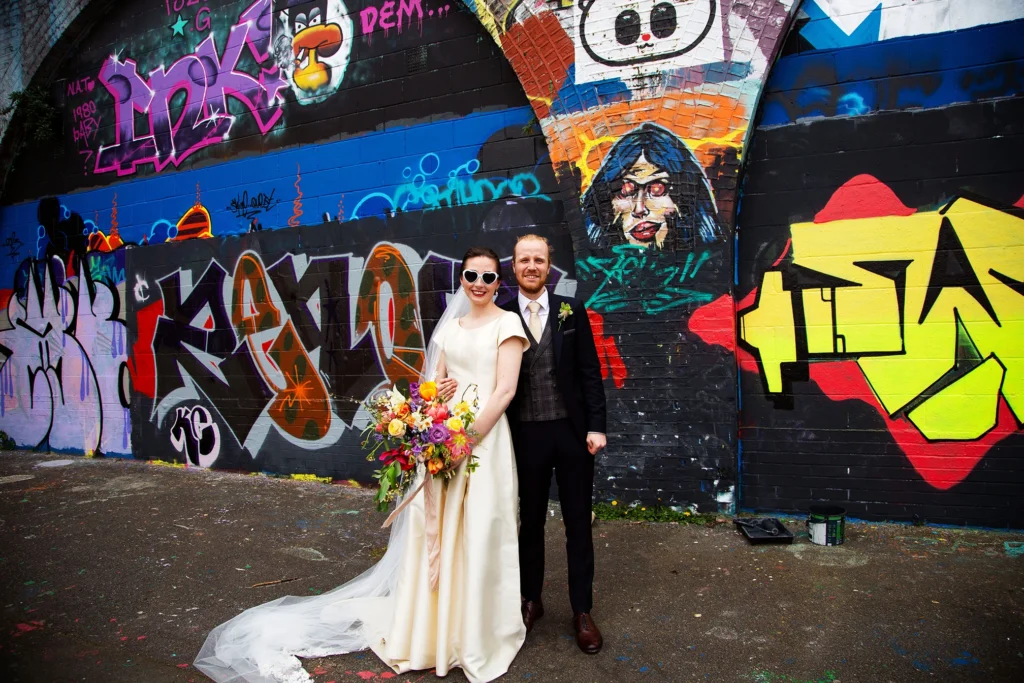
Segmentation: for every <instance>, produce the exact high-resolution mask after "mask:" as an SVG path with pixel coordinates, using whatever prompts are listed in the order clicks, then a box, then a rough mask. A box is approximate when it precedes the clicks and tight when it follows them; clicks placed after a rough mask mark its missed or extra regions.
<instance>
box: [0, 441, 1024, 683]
mask: <svg viewBox="0 0 1024 683" xmlns="http://www.w3.org/2000/svg"><path fill="white" fill-rule="evenodd" d="M47 465H51V466H47ZM381 521H382V517H381V515H379V514H378V513H376V512H374V511H373V509H372V505H371V501H370V497H369V495H368V494H367V493H366V492H365V491H360V490H356V489H350V488H342V487H337V486H327V485H323V484H318V483H315V482H296V481H290V480H279V479H270V478H266V477H259V476H255V477H254V476H246V475H239V474H225V473H217V472H209V471H203V470H183V469H177V468H172V467H158V466H154V465H148V464H145V463H142V462H135V461H126V460H88V459H83V458H63V456H53V455H39V454H26V453H3V454H2V457H0V539H2V546H0V548H2V549H0V555H2V557H0V570H2V578H0V586H2V590H3V594H2V596H0V604H2V606H3V611H2V615H3V616H2V619H3V623H2V624H0V672H2V673H0V676H2V677H3V679H4V680H7V681H47V682H51V681H53V682H62V681H103V682H120V681H125V682H128V681H131V682H133V683H137V682H140V681H141V682H146V683H150V682H153V683H159V682H162V681H193V680H194V681H203V680H206V679H205V677H203V676H202V675H201V674H199V672H197V671H196V670H195V669H194V668H193V667H192V666H191V662H192V659H193V657H194V656H195V654H196V652H197V651H198V650H199V647H200V646H201V645H202V642H203V640H204V639H205V637H206V634H207V632H208V631H210V629H212V628H213V627H214V626H216V625H217V624H219V623H221V622H223V621H225V620H227V619H228V618H230V617H231V616H233V615H235V614H237V613H238V612H240V611H242V610H243V609H245V608H247V607H250V606H252V605H255V604H258V603H261V602H265V601H267V600H271V599H274V598H277V597H280V596H283V595H290V594H294V595H312V594H315V593H319V592H322V591H326V590H329V589H331V588H333V587H334V586H336V585H338V584H340V583H343V582H344V581H346V580H348V579H349V578H351V577H353V576H355V575H357V574H358V573H360V572H361V571H362V570H364V569H365V568H367V567H368V566H370V565H371V564H372V563H373V562H374V560H375V558H377V557H379V556H380V554H381V553H382V552H383V549H384V544H385V543H386V542H387V534H386V532H382V531H381V530H380V529H379V528H378V527H379V526H380V522H381ZM789 526H790V528H791V529H799V528H800V526H799V524H798V523H797V522H791V523H790V524H789ZM847 531H848V540H847V543H846V544H845V545H844V546H841V547H837V548H821V547H818V546H813V545H810V544H809V543H807V540H806V534H804V535H803V536H802V537H800V538H798V539H797V542H796V543H795V544H794V545H792V546H768V547H766V546H756V547H755V546H749V545H747V543H746V542H745V541H744V540H743V539H742V538H741V537H740V536H739V535H738V534H737V533H736V531H735V530H734V529H733V527H732V525H731V524H722V525H720V526H717V527H715V528H706V527H696V526H678V525H672V524H665V525H652V524H644V523H628V522H601V521H598V522H597V523H596V526H595V529H594V535H595V541H596V546H597V583H596V585H595V602H596V608H595V612H594V615H595V617H596V619H597V620H598V623H599V625H600V626H601V628H602V629H603V631H604V635H605V649H604V651H603V652H602V653H601V654H600V655H597V656H592V657H588V656H586V655H583V654H582V653H580V652H579V651H577V650H576V649H575V646H574V644H573V639H572V627H571V624H570V621H569V617H570V614H569V606H568V599H567V595H566V589H565V555H564V546H563V543H562V542H561V524H560V522H559V521H558V519H557V517H553V518H552V523H551V524H549V526H548V533H549V538H548V580H549V581H548V585H547V592H546V594H545V603H546V607H547V616H545V617H544V619H543V620H541V621H540V622H539V623H538V625H537V627H536V629H535V630H534V632H533V633H532V634H531V635H530V636H529V638H528V639H527V641H526V645H525V647H524V648H523V650H522V652H521V653H520V654H519V656H518V658H517V659H516V660H515V662H514V663H513V665H512V668H511V670H510V671H509V673H508V674H507V675H506V676H505V678H504V679H502V680H507V681H524V680H529V681H531V683H534V682H543V681H596V682H604V681H648V680H649V681H688V680H695V681H752V682H754V683H818V682H827V681H847V682H849V681H865V682H868V681H869V682H872V683H874V682H882V683H884V682H888V681H898V682H902V681H922V680H939V681H1020V680H1024V618H1022V617H1024V613H1022V607H1024V557H1022V549H1024V545H1022V543H1021V541H1022V540H1024V537H1022V536H1021V535H1019V534H1012V533H995V532H982V531H973V530H953V529H930V528H912V527H906V526H897V525H866V524H853V525H849V526H848V527H847ZM286 579H287V580H288V581H287V582H286V583H272V584H270V585H264V586H257V584H263V583H267V582H274V581H280V580H286ZM254 586H257V587H254ZM306 668H307V670H309V671H310V672H311V673H312V674H313V678H314V680H315V681H317V682H318V683H327V682H329V681H335V683H343V682H349V681H351V682H353V683H355V682H357V681H361V680H362V681H377V680H391V681H395V682H396V683H397V682H399V681H418V680H420V679H423V680H425V681H429V680H431V679H433V676H432V675H431V674H430V673H429V672H419V673H416V674H411V675H405V676H396V675H395V674H393V673H392V672H390V671H389V670H388V669H386V668H385V667H384V666H383V665H382V664H381V663H380V662H379V661H378V660H377V659H376V658H375V657H373V656H372V655H348V656H344V657H333V658H326V659H316V660H309V661H307V662H306ZM447 680H449V681H453V682H459V681H465V678H464V677H463V676H462V674H461V673H460V672H454V673H452V674H451V675H450V676H448V678H447Z"/></svg>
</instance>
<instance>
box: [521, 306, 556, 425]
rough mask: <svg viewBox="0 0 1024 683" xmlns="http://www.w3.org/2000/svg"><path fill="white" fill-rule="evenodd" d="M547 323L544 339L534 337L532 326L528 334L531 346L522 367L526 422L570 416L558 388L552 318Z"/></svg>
mask: <svg viewBox="0 0 1024 683" xmlns="http://www.w3.org/2000/svg"><path fill="white" fill-rule="evenodd" d="M552 317H553V316H549V317H548V324H547V325H545V326H544V333H543V334H542V335H541V337H540V340H539V341H538V340H536V339H534V338H533V334H532V333H531V332H530V330H529V327H528V326H525V328H526V335H527V336H528V337H529V338H530V348H529V349H528V350H527V351H526V353H524V354H523V364H522V365H521V366H520V368H519V386H518V387H517V388H516V393H517V394H519V396H518V399H519V401H518V402H519V419H520V420H521V421H523V422H545V421H548V420H561V419H563V418H566V417H568V416H569V413H568V411H566V409H565V399H564V398H562V392H560V391H559V390H558V383H557V382H556V380H555V347H554V345H553V344H552V343H551V341H552V337H553V336H554V334H553V333H552V331H551V319H552Z"/></svg>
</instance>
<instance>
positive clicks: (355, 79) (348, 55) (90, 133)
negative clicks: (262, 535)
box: [0, 0, 574, 480]
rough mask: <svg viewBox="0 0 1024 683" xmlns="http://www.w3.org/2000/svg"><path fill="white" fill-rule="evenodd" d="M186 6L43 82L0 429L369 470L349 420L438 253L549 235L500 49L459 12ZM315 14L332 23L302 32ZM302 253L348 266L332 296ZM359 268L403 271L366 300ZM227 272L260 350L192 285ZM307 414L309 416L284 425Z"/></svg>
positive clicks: (135, 452) (93, 446) (19, 231)
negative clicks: (56, 134)
mask: <svg viewBox="0 0 1024 683" xmlns="http://www.w3.org/2000/svg"><path fill="white" fill-rule="evenodd" d="M178 4H180V5H182V7H181V11H180V12H179V11H177V9H175V4H174V3H173V2H172V3H169V4H164V3H142V2H132V3H123V4H121V5H119V6H118V7H117V8H116V9H115V10H114V11H113V12H111V13H109V14H107V15H104V16H103V17H101V19H100V21H99V22H98V23H97V24H96V26H95V27H94V29H93V30H92V31H91V32H90V33H89V35H88V36H87V37H86V38H85V39H84V40H83V41H82V42H81V44H80V46H79V47H78V49H76V51H75V54H74V56H73V58H70V59H68V60H66V61H65V62H64V63H63V64H62V65H60V68H59V69H57V70H56V72H55V78H54V84H55V85H56V86H57V87H59V88H60V89H61V93H62V95H63V97H64V107H63V111H62V114H63V122H64V138H63V140H62V146H61V149H59V150H58V153H57V154H53V153H46V154H42V153H39V151H38V150H36V149H33V148H32V147H28V148H26V149H25V150H24V151H23V153H22V154H21V155H20V156H19V158H18V159H17V160H16V171H15V172H14V173H13V174H11V176H9V179H8V182H7V184H6V186H5V188H4V193H5V201H6V202H7V204H6V205H5V206H3V207H2V208H0V231H2V235H3V242H4V244H5V252H4V255H3V256H4V258H2V259H0V282H3V284H4V287H5V289H4V290H3V292H2V294H3V301H2V303H3V305H4V308H6V309H8V314H7V316H5V318H6V319H5V320H4V323H5V324H4V325H3V326H2V327H3V328H4V329H2V330H0V344H2V345H3V351H4V362H3V366H2V368H0V377H2V378H3V379H2V380H0V385H2V386H0V394H2V396H0V429H3V430H4V431H6V432H7V433H8V434H10V435H11V436H12V437H14V439H15V440H16V441H17V443H18V444H19V445H20V446H22V447H27V448H47V449H51V450H57V451H67V452H75V453H102V454H104V455H109V456H130V457H136V458H145V459H151V458H159V459H165V460H177V461H179V462H186V461H187V462H189V463H190V464H192V465H199V466H215V467H241V466H244V467H246V468H247V469H253V468H257V469H258V468H266V469H268V470H269V471H275V472H283V473H316V474H320V475H330V476H336V477H341V478H348V477H359V478H362V479H364V480H365V479H367V478H368V474H369V472H368V470H367V467H368V464H367V463H366V462H365V461H363V460H362V459H361V458H360V457H358V453H357V452H356V451H357V448H358V444H357V443H355V444H353V441H352V440H353V439H354V438H355V437H356V436H357V435H358V430H353V427H352V419H353V417H354V415H353V411H352V407H353V405H355V402H358V401H360V400H362V399H363V398H365V397H366V396H367V395H368V394H369V393H371V392H372V391H373V390H374V389H375V388H376V387H377V385H378V384H380V383H382V382H388V381H392V380H393V379H397V378H399V377H403V376H405V374H408V373H409V372H412V371H414V370H416V369H418V367H419V366H418V365H417V362H419V363H420V364H421V363H422V346H423V343H424V339H425V337H424V335H423V328H422V327H419V326H422V325H427V326H429V325H430V324H431V320H432V319H436V316H437V308H438V306H440V305H441V304H442V303H443V299H441V300H440V303H439V302H437V301H434V299H433V298H432V297H436V296H437V294H438V292H439V291H440V290H441V288H442V287H444V288H446V289H445V291H447V292H451V291H452V288H453V287H454V284H453V282H454V281H453V280H452V279H451V277H450V275H451V273H450V270H451V263H452V259H454V258H456V257H458V256H460V255H461V253H462V251H464V250H465V248H466V247H467V246H469V245H470V244H472V243H474V242H478V241H490V242H492V243H495V244H496V245H500V246H502V248H503V249H506V250H507V249H508V246H509V245H508V244H506V242H507V239H508V237H507V236H508V233H507V231H508V230H509V229H512V228H521V227H524V226H531V227H532V228H534V229H537V230H538V231H541V232H543V233H545V234H550V235H552V237H553V238H558V239H564V238H559V237H558V235H559V234H564V220H563V217H562V209H561V206H562V205H561V203H560V202H557V201H555V200H554V199H553V198H552V195H553V194H556V193H557V192H558V186H557V183H556V181H555V179H554V175H553V172H552V168H551V164H550V161H549V159H548V154H547V148H546V146H545V144H544V140H543V137H542V136H541V133H540V130H539V127H538V126H537V124H536V120H535V118H534V115H533V112H532V111H531V110H530V108H529V107H528V106H527V101H526V100H525V98H524V96H523V92H522V88H521V86H520V85H519V83H518V80H517V78H516V76H515V75H514V74H513V73H512V71H511V69H510V68H509V66H508V63H507V61H506V60H505V58H504V57H503V56H502V54H501V51H500V49H499V48H498V46H497V45H495V44H494V43H493V41H491V39H490V38H489V37H488V36H487V35H486V34H485V33H483V32H482V30H481V28H480V25H479V22H478V21H477V20H476V19H475V18H474V17H473V16H471V15H470V14H468V13H467V12H465V11H464V10H461V9H460V8H459V7H458V6H453V5H451V4H449V3H436V2H428V1H426V0H423V1H420V0H414V1H413V2H411V3H405V5H404V8H405V9H402V10H401V11H400V10H399V9H395V8H396V7H401V6H399V5H396V4H394V3H390V2H371V1H369V0H366V1H364V2H359V3H356V2H350V3H348V6H347V7H346V6H345V5H343V4H342V3H341V2H339V0H330V2H324V3H320V4H319V5H317V4H316V3H313V4H308V6H303V7H300V8H298V9H296V10H294V11H293V12H292V13H291V14H288V13H287V12H286V11H285V10H286V9H287V7H286V6H285V5H282V4H281V3H277V4H275V5H273V9H274V11H273V13H271V11H270V10H271V7H272V5H271V3H270V2H267V1H265V0H255V1H254V0H248V1H244V2H239V1H237V0H231V1H229V0H221V1H219V2H214V1H210V2H204V3H195V4H191V5H190V4H187V3H178ZM314 8H316V9H318V10H319V11H320V14H319V16H320V17H321V18H322V19H323V18H326V20H321V21H319V22H316V23H312V24H311V22H310V16H311V11H312V9H314ZM342 8H345V11H342ZM282 12H283V13H284V14H282ZM300 12H301V14H302V15H303V17H301V18H300V17H299V13H300ZM382 13H383V14H382ZM400 14H401V16H399V15H400ZM421 15H422V16H421ZM282 16H284V17H285V19H286V20H287V21H284V20H282ZM382 16H383V17H384V18H383V19H382ZM399 19H401V22H400V23H399ZM307 24H311V25H312V26H313V29H312V30H308V27H307V26H306V25H307ZM304 28H307V30H306V31H305V32H303V29H304ZM332 36H333V38H332ZM331 40H333V41H334V47H335V48H336V49H331V45H330V44H331ZM324 41H326V42H327V43H328V44H329V45H328V48H327V49H323V48H321V49H319V51H318V54H317V55H316V57H315V58H311V57H310V54H309V52H308V49H309V48H308V45H310V44H313V45H317V44H319V43H320V42H324ZM296 56H298V57H299V62H300V63H299V64H296V63H295V60H294V58H295V57H296ZM389 216H390V217H391V218H388V217H389ZM300 226H301V227H300ZM410 226H411V227H410ZM559 226H562V227H561V232H559ZM417 228H419V229H421V231H422V232H421V233H417V232H416V229H417ZM484 231H486V232H487V234H486V235H485V234H482V232H484ZM243 236H244V237H243ZM300 240H301V241H300ZM503 240H504V241H503ZM317 244H320V245H321V246H320V247H318V248H316V245H317ZM243 245H244V246H245V247H246V248H249V249H251V250H252V252H253V256H252V259H249V260H246V259H245V258H242V253H241V249H242V248H243ZM328 247H329V248H328ZM375 248H376V250H375ZM233 250H234V251H233ZM562 251H563V253H564V254H565V258H569V259H570V260H569V262H568V265H567V267H565V268H563V270H564V271H565V276H566V277H565V279H564V281H563V282H562V283H561V285H560V286H561V287H568V288H569V289H568V290H566V291H569V292H571V291H573V289H572V288H573V285H574V281H573V280H572V278H571V271H572V261H571V247H570V246H569V243H566V244H565V245H563V249H562ZM374 254H376V256H373V255H374ZM313 256H316V257H320V256H330V257H332V258H331V259H328V262H329V263H330V264H332V265H333V264H335V263H340V262H344V268H345V270H344V271H343V272H342V271H337V272H336V271H331V273H330V276H329V277H327V280H326V282H327V286H328V287H329V289H328V290H324V291H323V292H320V291H318V290H316V289H315V288H312V289H311V287H312V285H311V284H310V283H311V282H312V280H310V279H309V277H307V276H311V274H312V273H314V272H316V268H317V267H318V266H317V267H310V266H309V265H308V258H307V257H309V258H312V257H313ZM333 257H337V259H334V258H333ZM374 258H377V259H378V260H379V261H380V262H379V263H377V266H378V267H381V268H383V267H385V266H387V268H388V269H390V265H391V264H392V263H393V262H394V260H395V259H401V260H402V261H403V263H404V265H403V268H404V269H405V270H404V271H403V272H406V271H407V272H408V273H409V274H410V278H408V279H401V280H396V281H395V287H394V288H393V289H391V290H389V291H388V292H385V293H384V294H383V295H380V296H378V294H377V293H375V292H369V291H364V290H363V289H361V282H362V280H361V276H360V273H361V272H362V270H363V269H364V268H366V267H367V266H366V264H367V262H368V260H369V261H371V262H372V261H373V259H374ZM389 259H390V260H389ZM257 262H258V263H259V264H261V265H260V268H261V269H263V270H261V272H263V271H266V272H269V273H271V275H277V274H278V273H280V272H283V271H281V270H280V268H283V267H284V266H283V265H282V264H283V263H285V262H286V263H287V264H288V265H289V267H291V268H292V271H291V272H292V273H293V274H294V275H295V278H294V279H295V281H294V282H293V281H290V280H289V281H287V282H286V281H276V280H273V279H272V277H271V276H268V278H269V279H266V280H263V281H260V282H258V283H256V281H255V280H251V279H245V278H244V277H242V276H241V275H240V276H238V277H235V270H236V267H237V266H238V263H243V264H249V265H251V263H257ZM424 263H427V264H428V266H427V267H425V266H424ZM438 264H442V265H443V266H446V267H448V275H449V277H448V279H447V281H445V280H444V278H443V277H442V276H441V272H442V265H438ZM275 265H276V266H278V270H275V269H274V266H275ZM563 265H564V264H563ZM221 267H223V268H224V269H225V270H226V272H227V273H228V277H227V278H226V279H225V283H226V285H225V286H228V287H229V288H230V285H231V283H235V282H237V283H238V285H239V287H240V288H241V289H243V290H244V291H245V292H250V293H251V291H252V286H253V283H256V284H258V285H259V288H261V291H263V293H264V298H263V299H261V301H260V303H261V305H263V304H266V305H271V306H273V307H275V310H276V311H277V312H278V314H277V318H276V319H275V320H276V324H275V325H274V327H275V328H277V333H275V332H274V331H272V330H271V331H268V330H266V329H264V328H260V330H259V331H260V332H261V333H264V336H268V335H269V336H272V337H274V339H271V340H270V343H268V345H267V347H266V348H264V347H263V346H261V345H255V346H252V352H253V353H252V354H249V355H247V354H248V353H249V349H250V347H249V345H248V339H247V336H246V335H245V334H244V332H245V330H244V329H242V328H237V327H236V326H235V325H234V324H233V323H232V321H231V315H233V312H232V309H231V308H230V307H231V304H232V299H231V298H230V293H229V291H230V290H228V291H219V292H217V294H218V295H223V297H224V298H218V297H215V296H214V295H213V294H212V293H209V292H207V291H206V289H204V285H203V283H204V282H206V281H205V280H203V277H204V275H209V274H212V273H215V272H217V269H218V268H221ZM389 272H390V271H389ZM166 278H171V279H173V280H174V281H175V282H176V283H177V286H176V287H170V286H169V285H167V284H166V281H165V279H166ZM243 280H244V281H245V286H247V287H249V288H250V289H245V288H244V287H243ZM435 280H437V281H436V282H435ZM295 288H299V290H296V289H295ZM196 292H198V294H196ZM286 294H287V296H286ZM300 294H301V296H302V297H304V299H303V302H304V303H303V306H304V308H302V310H301V311H296V310H295V309H294V305H295V301H296V298H295V297H298V296H300ZM248 295H249V294H246V296H248ZM200 296H208V297H209V298H208V299H205V300H203V301H202V305H199V306H198V307H196V308H195V309H194V310H192V309H188V305H192V304H188V305H185V304H184V303H183V304H182V306H180V307H178V308H174V309H173V310H172V308H171V302H172V298H173V297H180V299H181V300H182V301H183V302H193V303H194V302H195V301H197V300H198V298H197V297H200ZM190 297H191V298H190ZM382 297H383V298H384V299H386V300H384V301H382ZM388 297H390V298H388ZM368 298H373V299H374V301H376V302H378V303H380V306H379V307H372V306H370V305H369V304H368V303H367V301H368ZM173 301H175V302H176V301H177V299H173ZM341 302H343V303H341ZM431 302H433V303H431ZM250 303H251V302H250ZM240 306H241V304H239V307H240ZM360 306H362V307H363V308H360ZM368 306H370V307H369V308H367V307H368ZM431 306H432V307H431ZM342 308H344V309H345V311H347V312H348V313H351V314H352V315H356V311H357V310H358V311H360V313H359V316H357V320H356V321H355V322H354V323H352V324H350V323H351V321H350V320H349V318H348V313H346V314H344V315H342V313H341V309H342ZM371 309H372V319H371V317H367V315H369V313H367V315H363V313H365V312H369V311H371ZM182 310H190V311H191V314H190V315H189V316H187V317H182V316H184V313H183V312H182ZM381 311H383V313H381ZM235 312H237V311H235ZM321 315H322V316H323V317H322V318H321ZM431 315H432V316H433V318H431ZM339 316H340V318H339ZM261 320H262V319H261ZM339 321H340V322H339ZM19 322H20V323H24V324H18V323H19ZM288 325H290V326H291V328H289V329H291V330H293V331H294V332H293V333H294V334H297V335H299V337H298V338H299V339H300V340H301V342H302V346H301V350H300V348H299V347H298V346H296V347H293V353H292V355H291V356H289V357H288V362H289V364H288V365H287V367H285V366H284V365H280V366H276V368H275V367H271V365H267V364H266V363H267V362H270V363H271V364H272V363H273V362H272V361H268V358H269V356H268V355H266V353H264V352H267V353H269V352H271V351H273V350H276V349H277V347H276V346H274V345H273V342H274V341H275V340H276V339H277V336H282V335H284V334H285V331H284V329H285V327H286V326H288ZM409 325H413V326H414V327H417V329H419V333H418V337H417V335H416V334H414V333H413V331H411V328H409V327H408V326H409ZM321 327H322V329H321ZM33 330H34V332H33ZM428 332H429V327H428ZM158 333H159V334H158ZM238 335H241V336H238ZM206 337H209V338H210V339H212V341H209V342H208V343H207V341H205V338H206ZM261 339H262V338H261ZM282 339H283V336H282ZM197 340H204V341H197ZM396 340H398V346H397V347H396ZM40 341H41V342H42V347H41V346H40ZM261 343H262V341H261ZM281 343H282V344H283V343H284V342H283V341H282V342H281ZM403 344H407V345H408V348H405V347H404V346H403ZM41 348H42V351H40V349H41ZM417 349H419V351H417ZM253 354H255V355H253ZM296 359H300V360H298V361H297V360H296ZM179 362H180V363H181V365H182V366H183V367H186V368H187V373H186V374H187V375H188V379H187V380H183V379H182V376H181V373H180V371H179V370H178V363H179ZM261 363H262V364H261ZM299 366H302V367H303V372H304V373H305V374H302V375H301V377H299V378H298V379H297V378H296V376H295V375H294V374H289V375H287V376H285V375H284V373H285V372H286V371H291V370H293V369H295V368H298V367H299ZM239 368H244V374H243V376H240V375H238V374H237V371H238V369H239ZM275 370H276V374H275ZM324 378H326V379H324ZM325 381H326V382H329V385H325V384H324V382H325ZM328 386H329V389H330V397H329V398H328V397H327V396H326V394H325V393H324V392H325V391H327V388H328ZM194 387H200V388H201V389H195V388H194ZM174 389H178V391H177V392H175V391H174ZM228 390H229V391H228ZM225 391H228V394H225ZM317 392H320V393H317ZM225 396H227V399H226V402H225V400H222V399H224V397H225ZM157 399H161V400H157ZM282 405H286V408H281V410H279V411H278V412H275V406H277V407H278V408H280V407H281V406H282ZM300 408H301V410H299V409H300ZM253 411H255V413H256V415H257V419H255V421H251V420H249V418H250V417H251V415H252V413H253ZM309 411H312V414H313V415H314V416H316V419H315V420H314V421H315V422H317V426H316V428H315V429H307V428H306V427H307V426H308V422H309V420H303V421H302V422H301V429H299V428H294V425H295V424H300V423H298V422H296V420H300V419H301V418H302V416H303V415H305V414H306V413H307V412H309ZM263 412H265V413H266V414H264V415H263V416H262V417H259V416H260V414H261V413H263ZM284 413H287V414H288V415H289V416H290V419H291V422H289V421H288V420H287V419H285V418H284V417H283V415H284ZM275 419H276V420H277V421H275ZM247 420H248V421H247ZM284 425H287V426H284ZM265 443H266V444H270V446H265ZM268 448H270V450H271V451H272V453H273V456H272V457H271V458H270V459H269V460H268V455H267V453H268V450H267V449H268ZM243 451H244V453H245V457H244V458H242V457H240V454H241V453H243Z"/></svg>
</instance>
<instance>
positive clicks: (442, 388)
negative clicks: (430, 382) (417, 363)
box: [437, 377, 459, 403]
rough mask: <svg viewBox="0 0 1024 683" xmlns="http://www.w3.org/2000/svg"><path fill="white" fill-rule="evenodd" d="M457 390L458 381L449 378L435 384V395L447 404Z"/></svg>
mask: <svg viewBox="0 0 1024 683" xmlns="http://www.w3.org/2000/svg"><path fill="white" fill-rule="evenodd" d="M458 388H459V383H458V381H456V380H454V379H452V378H451V377H448V378H447V379H443V380H441V381H440V382H438V383H437V395H438V396H439V397H440V398H441V400H442V401H444V402H445V403H447V402H448V401H450V400H452V397H453V396H455V391H456V390H457V389H458Z"/></svg>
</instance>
